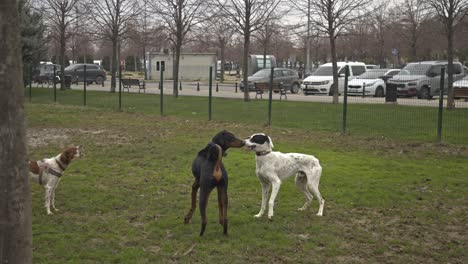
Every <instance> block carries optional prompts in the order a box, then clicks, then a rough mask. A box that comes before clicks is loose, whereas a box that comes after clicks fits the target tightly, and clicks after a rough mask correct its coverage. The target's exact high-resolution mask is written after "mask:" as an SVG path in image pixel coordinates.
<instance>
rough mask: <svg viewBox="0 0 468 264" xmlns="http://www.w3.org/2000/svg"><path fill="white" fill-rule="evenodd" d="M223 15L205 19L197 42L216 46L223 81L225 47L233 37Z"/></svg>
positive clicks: (232, 31)
mask: <svg viewBox="0 0 468 264" xmlns="http://www.w3.org/2000/svg"><path fill="white" fill-rule="evenodd" d="M224 20H225V18H224V17H223V16H213V17H212V18H211V19H209V20H206V21H205V22H204V23H203V24H202V25H201V27H200V30H199V37H198V39H199V42H200V43H201V44H204V49H205V50H206V46H211V47H216V49H217V50H218V54H219V57H220V60H221V69H220V70H221V76H220V81H221V82H224V64H225V62H226V48H227V46H228V45H229V43H230V42H231V40H232V39H233V36H234V33H235V32H234V29H233V28H232V27H231V25H229V24H228V23H226V22H225V21H224Z"/></svg>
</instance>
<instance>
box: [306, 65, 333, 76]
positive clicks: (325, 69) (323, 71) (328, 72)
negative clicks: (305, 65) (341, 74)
mask: <svg viewBox="0 0 468 264" xmlns="http://www.w3.org/2000/svg"><path fill="white" fill-rule="evenodd" d="M311 76H333V67H332V66H320V67H318V69H317V70H316V71H314V72H313V73H312V74H311Z"/></svg>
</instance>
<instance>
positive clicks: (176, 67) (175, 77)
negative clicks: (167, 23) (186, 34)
mask: <svg viewBox="0 0 468 264" xmlns="http://www.w3.org/2000/svg"><path fill="white" fill-rule="evenodd" d="M181 48H182V40H180V41H179V40H178V41H177V43H176V46H175V58H174V70H173V72H172V78H173V80H174V81H173V85H172V94H173V95H174V96H175V97H176V98H177V97H178V96H179V90H178V89H177V88H178V83H179V62H180V50H181Z"/></svg>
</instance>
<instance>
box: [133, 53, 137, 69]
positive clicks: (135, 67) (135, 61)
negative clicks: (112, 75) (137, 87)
mask: <svg viewBox="0 0 468 264" xmlns="http://www.w3.org/2000/svg"><path fill="white" fill-rule="evenodd" d="M133 71H134V72H137V71H138V69H137V55H134V56H133Z"/></svg>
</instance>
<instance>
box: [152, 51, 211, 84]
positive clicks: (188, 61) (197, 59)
mask: <svg viewBox="0 0 468 264" xmlns="http://www.w3.org/2000/svg"><path fill="white" fill-rule="evenodd" d="M174 59H175V54H171V53H168V54H166V53H149V56H148V64H149V65H148V66H149V67H148V69H147V70H148V78H149V79H150V80H159V79H160V72H159V71H158V70H157V67H156V65H157V64H159V63H160V62H161V61H164V64H165V70H164V79H166V80H168V79H173V67H174ZM216 62H217V58H216V54H214V53H182V54H180V61H179V80H191V81H192V80H193V81H195V80H208V79H209V71H210V70H209V69H210V66H212V67H213V72H212V74H213V79H216Z"/></svg>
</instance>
